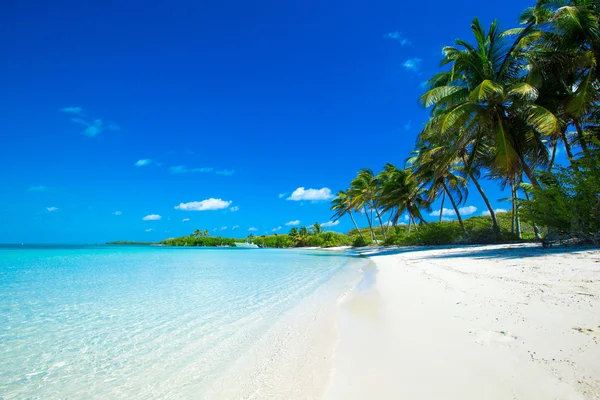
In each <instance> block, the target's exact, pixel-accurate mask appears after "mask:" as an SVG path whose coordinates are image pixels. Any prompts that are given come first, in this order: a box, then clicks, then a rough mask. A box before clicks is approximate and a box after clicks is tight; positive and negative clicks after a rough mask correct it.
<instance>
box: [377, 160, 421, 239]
mask: <svg viewBox="0 0 600 400" xmlns="http://www.w3.org/2000/svg"><path fill="white" fill-rule="evenodd" d="M380 175H381V181H382V184H381V185H382V187H381V191H380V193H379V197H380V198H379V202H380V203H381V205H382V211H383V212H390V213H392V215H393V217H392V224H393V225H394V226H395V225H397V224H398V219H399V218H400V216H401V215H402V214H403V213H404V212H407V213H408V216H409V229H410V225H411V224H415V225H416V222H415V219H418V220H419V221H420V223H426V222H425V220H424V218H423V215H422V214H421V209H429V202H428V201H427V199H426V198H425V196H424V195H425V192H426V189H424V188H422V187H420V185H419V184H418V183H417V180H416V179H415V176H414V175H413V174H412V173H411V171H410V170H408V169H398V168H397V167H396V166H395V165H393V164H390V163H388V164H386V165H385V166H384V168H383V171H382V173H381V174H380Z"/></svg>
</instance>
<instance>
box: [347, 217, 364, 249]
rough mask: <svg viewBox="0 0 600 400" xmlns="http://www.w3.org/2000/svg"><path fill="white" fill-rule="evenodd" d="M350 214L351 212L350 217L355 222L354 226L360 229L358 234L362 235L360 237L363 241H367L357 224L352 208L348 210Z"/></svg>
mask: <svg viewBox="0 0 600 400" xmlns="http://www.w3.org/2000/svg"><path fill="white" fill-rule="evenodd" d="M348 214H350V218H351V219H352V223H353V224H354V227H355V228H356V230H357V231H358V235H359V236H360V238H361V239H362V240H363V242H364V241H365V238H364V237H363V235H362V232H361V231H360V229H359V228H358V225H357V224H356V221H355V220H354V216H353V215H352V210H350V211H349V212H348Z"/></svg>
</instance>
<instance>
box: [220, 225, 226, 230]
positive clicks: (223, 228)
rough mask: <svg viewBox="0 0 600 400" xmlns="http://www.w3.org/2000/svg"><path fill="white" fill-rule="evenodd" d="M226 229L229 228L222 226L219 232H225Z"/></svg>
mask: <svg viewBox="0 0 600 400" xmlns="http://www.w3.org/2000/svg"><path fill="white" fill-rule="evenodd" d="M226 229H227V227H226V226H222V227H221V229H219V230H220V231H224V230H226Z"/></svg>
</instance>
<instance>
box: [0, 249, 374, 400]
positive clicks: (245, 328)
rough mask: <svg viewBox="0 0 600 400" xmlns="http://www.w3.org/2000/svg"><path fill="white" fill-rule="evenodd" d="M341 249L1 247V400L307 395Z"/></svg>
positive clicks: (319, 382) (342, 285)
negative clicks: (328, 250)
mask: <svg viewBox="0 0 600 400" xmlns="http://www.w3.org/2000/svg"><path fill="white" fill-rule="evenodd" d="M365 264H366V263H365V262H364V261H363V260H361V259H357V258H350V257H347V256H344V255H343V254H340V253H334V252H325V251H315V252H312V251H295V250H242V249H237V250H234V249H198V248H161V247H141V246H140V247H129V246H123V247H111V246H96V247H93V246H86V247H75V246H63V247H56V246H54V247H48V246H46V247H44V246H42V247H18V248H17V247H14V248H10V247H0V399H6V400H8V399H67V398H68V399H109V398H127V399H148V398H161V399H186V398H192V399H196V398H197V399H202V398H211V399H214V398H268V397H271V398H294V397H297V398H311V397H312V396H314V395H315V394H317V393H320V392H322V391H323V390H324V385H326V384H327V378H328V377H327V368H328V364H327V363H328V361H329V359H330V357H329V352H330V351H331V349H332V346H333V345H334V344H335V330H334V329H333V325H332V324H333V322H334V319H335V305H336V303H337V302H338V301H339V300H340V298H342V297H343V296H344V295H345V294H347V293H348V292H349V291H350V290H352V288H353V287H355V286H356V284H357V283H358V281H359V280H360V277H361V271H362V268H363V267H364V266H365Z"/></svg>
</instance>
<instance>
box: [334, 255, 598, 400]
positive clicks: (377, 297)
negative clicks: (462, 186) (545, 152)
mask: <svg viewBox="0 0 600 400" xmlns="http://www.w3.org/2000/svg"><path fill="white" fill-rule="evenodd" d="M371 257H372V260H373V262H374V265H373V267H372V268H373V269H372V270H370V271H366V276H365V279H364V281H363V283H362V284H361V285H360V286H359V287H358V288H357V290H356V291H355V292H354V293H353V294H352V295H351V296H349V297H348V298H347V299H346V300H345V301H344V303H343V304H342V306H341V312H340V318H339V328H340V329H339V331H340V337H339V343H338V346H337V349H336V353H335V356H334V361H333V363H334V368H333V372H332V377H331V381H330V385H329V388H328V390H327V392H326V394H325V397H326V398H327V399H345V400H348V399H411V400H413V399H461V400H465V399H477V400H479V399H528V400H532V399H600V343H599V341H600V251H599V250H597V249H596V250H594V249H590V248H588V249H586V248H579V249H576V250H574V249H561V248H553V249H542V248H541V247H538V246H536V245H495V246H474V247H455V248H428V249H423V248H418V249H411V250H404V251H401V250H382V251H380V253H377V251H375V252H374V253H373V254H371Z"/></svg>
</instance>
